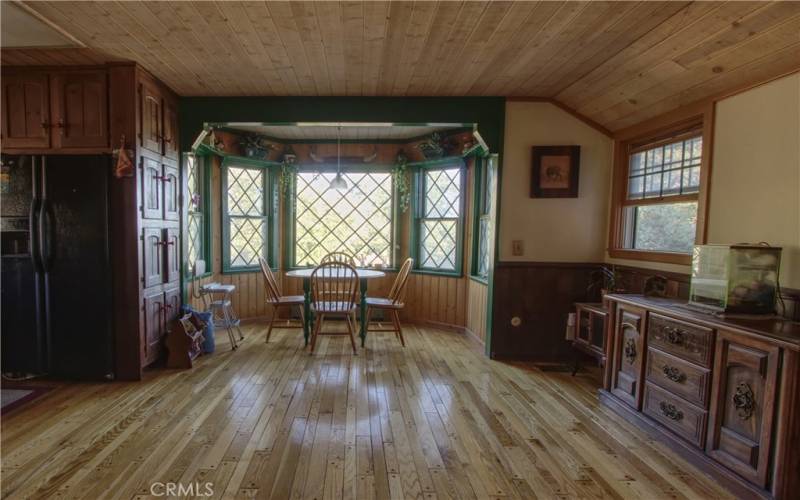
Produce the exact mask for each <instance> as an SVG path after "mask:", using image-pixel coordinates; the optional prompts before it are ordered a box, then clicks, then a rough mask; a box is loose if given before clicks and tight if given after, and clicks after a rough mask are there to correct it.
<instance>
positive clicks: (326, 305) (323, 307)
mask: <svg viewBox="0 0 800 500" xmlns="http://www.w3.org/2000/svg"><path fill="white" fill-rule="evenodd" d="M311 310H312V311H314V312H315V313H324V314H349V313H351V312H353V311H355V310H356V306H355V304H351V303H350V302H340V301H336V302H330V301H328V302H317V303H314V304H311Z"/></svg>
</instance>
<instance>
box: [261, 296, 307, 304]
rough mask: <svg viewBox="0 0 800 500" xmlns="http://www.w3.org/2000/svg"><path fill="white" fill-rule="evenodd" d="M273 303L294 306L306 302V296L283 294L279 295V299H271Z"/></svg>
mask: <svg viewBox="0 0 800 500" xmlns="http://www.w3.org/2000/svg"><path fill="white" fill-rule="evenodd" d="M270 302H272V303H273V304H276V305H279V306H288V305H291V306H294V305H302V304H303V303H304V302H305V298H304V297H303V296H302V295H283V296H281V297H278V301H277V302H275V301H270Z"/></svg>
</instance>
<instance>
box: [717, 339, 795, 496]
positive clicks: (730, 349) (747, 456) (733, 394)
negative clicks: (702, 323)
mask: <svg viewBox="0 0 800 500" xmlns="http://www.w3.org/2000/svg"><path fill="white" fill-rule="evenodd" d="M716 357H717V362H716V363H715V369H714V383H713V394H712V403H711V415H712V420H711V427H710V432H709V436H708V443H707V452H708V453H709V455H711V456H712V457H713V458H714V459H716V460H717V461H719V462H720V463H722V464H724V465H725V466H727V467H729V468H731V469H733V470H735V471H736V472H738V473H739V474H740V475H742V476H743V477H745V478H747V479H748V480H749V481H751V482H753V483H755V484H758V485H759V486H764V485H766V483H767V471H768V469H769V463H768V462H769V452H770V447H771V442H770V436H771V434H772V426H773V422H772V420H773V418H772V417H773V414H774V405H775V394H776V389H777V370H778V361H779V348H778V347H777V346H775V345H771V344H769V343H766V342H762V341H758V340H753V339H750V338H748V337H745V336H743V335H737V334H735V333H732V332H726V331H722V330H720V331H719V333H718V339H717V345H716Z"/></svg>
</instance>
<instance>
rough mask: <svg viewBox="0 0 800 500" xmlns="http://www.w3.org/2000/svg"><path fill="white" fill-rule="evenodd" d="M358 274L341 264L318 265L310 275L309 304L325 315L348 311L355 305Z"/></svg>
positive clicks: (350, 267) (348, 265) (351, 268)
mask: <svg viewBox="0 0 800 500" xmlns="http://www.w3.org/2000/svg"><path fill="white" fill-rule="evenodd" d="M357 290H358V274H357V273H356V269H355V267H353V266H351V265H350V264H346V263H343V262H326V263H324V264H320V265H319V266H317V267H316V268H315V269H314V272H313V273H311V303H312V306H313V308H314V309H316V310H319V311H324V312H326V313H342V312H346V311H350V310H352V309H353V308H354V307H355V304H356V291H357Z"/></svg>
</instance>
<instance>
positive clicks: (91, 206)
mask: <svg viewBox="0 0 800 500" xmlns="http://www.w3.org/2000/svg"><path fill="white" fill-rule="evenodd" d="M1 169H2V170H1V171H0V200H1V203H2V207H1V208H0V216H1V221H2V224H1V227H0V229H2V264H1V265H2V282H0V289H1V293H2V311H1V312H0V315H2V330H1V331H0V337H1V338H2V372H3V373H4V374H8V373H12V374H14V375H16V376H19V375H24V374H42V375H44V374H46V375H51V376H54V377H59V378H76V379H113V377H114V359H113V347H114V346H113V334H112V326H111V306H112V298H111V293H112V288H111V287H112V276H111V266H110V255H109V251H110V245H109V236H110V229H109V214H108V201H109V200H108V187H109V186H108V184H109V172H110V170H111V159H110V157H109V156H107V155H92V156H82V155H75V156H72V155H70V156H67V155H58V156H51V155H47V156H42V155H19V156H13V155H3V156H2V167H1Z"/></svg>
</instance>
